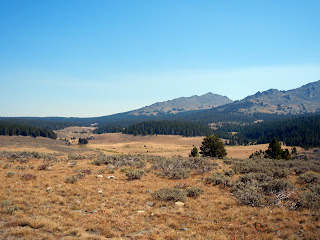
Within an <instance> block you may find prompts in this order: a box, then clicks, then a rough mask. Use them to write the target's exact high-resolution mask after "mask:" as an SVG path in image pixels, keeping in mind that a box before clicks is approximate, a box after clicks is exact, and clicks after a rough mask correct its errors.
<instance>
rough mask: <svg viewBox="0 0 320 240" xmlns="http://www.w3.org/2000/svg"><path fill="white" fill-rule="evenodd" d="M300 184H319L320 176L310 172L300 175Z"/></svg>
mask: <svg viewBox="0 0 320 240" xmlns="http://www.w3.org/2000/svg"><path fill="white" fill-rule="evenodd" d="M298 182H300V183H319V184H320V175H319V174H316V173H312V172H307V173H304V174H301V175H300V176H299V178H298Z"/></svg>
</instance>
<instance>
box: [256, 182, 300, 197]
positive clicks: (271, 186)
mask: <svg viewBox="0 0 320 240" xmlns="http://www.w3.org/2000/svg"><path fill="white" fill-rule="evenodd" d="M262 188H263V190H264V191H265V192H267V193H273V194H279V193H282V192H288V191H292V190H293V189H294V186H293V184H292V183H291V182H290V181H288V180H283V179H275V180H272V181H270V182H267V183H265V184H263V185H262Z"/></svg>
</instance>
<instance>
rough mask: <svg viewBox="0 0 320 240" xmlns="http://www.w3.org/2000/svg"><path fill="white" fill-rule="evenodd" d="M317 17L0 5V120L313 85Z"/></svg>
mask: <svg viewBox="0 0 320 240" xmlns="http://www.w3.org/2000/svg"><path fill="white" fill-rule="evenodd" d="M319 13H320V1H319V0H315V1H311V0H304V1H302V0H299V1H295V0H290V1H289V0H288V1H284V0H283V1H279V0H274V1H273V0H266V1H262V0H261V1H260V0H259V1H254V0H250V1H249V0H241V1H240V0H237V1H228V0H226V1H215V0H209V1H204V0H193V1H188V0H181V1H180V0H174V1H172V0H157V1H155V0H145V1H142V0H128V1H126V0H113V1H111V0H101V1H98V0H92V1H91V0H90V1H89V0H86V1H81V0H74V1H72V0H45V1H44V0H39V1H34V0H28V1H26V0H20V1H17V0H1V1H0V83H1V85H0V89H1V91H0V116H66V117H70V116H73V117H88V116H90V117H94V116H103V115H109V114H113V113H119V112H124V111H129V110H133V109H137V108H140V107H144V106H146V105H150V104H152V103H155V102H159V101H165V100H169V99H173V98H177V97H182V96H184V97H188V96H192V95H202V94H205V93H207V92H213V93H216V94H221V95H225V96H228V97H230V98H231V99H233V100H238V99H242V98H244V97H246V96H247V95H251V94H254V93H256V92H257V91H264V90H267V89H269V88H277V89H279V90H288V89H292V88H296V87H300V86H302V85H304V84H306V83H309V82H313V81H317V80H320V14H319Z"/></svg>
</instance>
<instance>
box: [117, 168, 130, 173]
mask: <svg viewBox="0 0 320 240" xmlns="http://www.w3.org/2000/svg"><path fill="white" fill-rule="evenodd" d="M131 170H132V168H121V169H120V172H123V173H127V172H130V171H131Z"/></svg>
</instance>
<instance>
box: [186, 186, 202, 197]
mask: <svg viewBox="0 0 320 240" xmlns="http://www.w3.org/2000/svg"><path fill="white" fill-rule="evenodd" d="M186 191H187V196H188V197H193V198H197V197H198V196H200V195H201V194H203V192H204V191H203V189H201V188H199V187H190V188H187V189H186Z"/></svg>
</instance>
